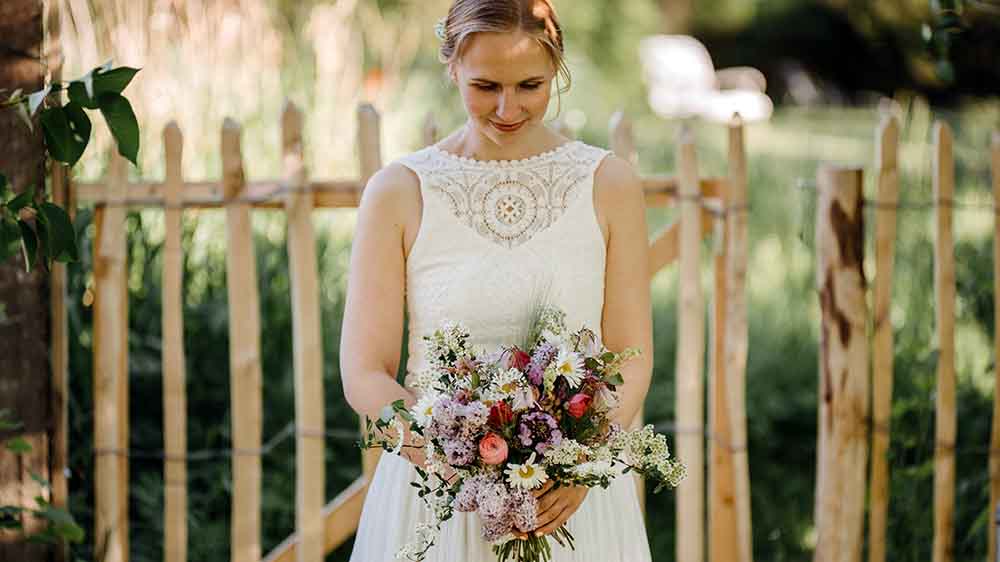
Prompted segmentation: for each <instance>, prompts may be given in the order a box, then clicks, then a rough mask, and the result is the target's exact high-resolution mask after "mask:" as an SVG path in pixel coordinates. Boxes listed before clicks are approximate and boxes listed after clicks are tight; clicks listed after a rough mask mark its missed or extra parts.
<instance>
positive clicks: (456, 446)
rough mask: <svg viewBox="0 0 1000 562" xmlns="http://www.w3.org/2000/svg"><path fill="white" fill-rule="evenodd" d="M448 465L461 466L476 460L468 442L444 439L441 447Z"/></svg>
mask: <svg viewBox="0 0 1000 562" xmlns="http://www.w3.org/2000/svg"><path fill="white" fill-rule="evenodd" d="M442 449H444V454H445V457H447V459H448V464H450V465H452V466H462V465H466V464H469V463H471V462H472V461H474V460H476V453H475V451H474V450H473V448H472V447H471V446H470V445H469V442H468V441H463V440H461V439H445V440H444V444H443V445H442Z"/></svg>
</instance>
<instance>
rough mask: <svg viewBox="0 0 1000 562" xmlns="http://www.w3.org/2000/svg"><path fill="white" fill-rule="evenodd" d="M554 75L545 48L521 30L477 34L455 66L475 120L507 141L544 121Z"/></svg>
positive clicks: (454, 74) (492, 135)
mask: <svg viewBox="0 0 1000 562" xmlns="http://www.w3.org/2000/svg"><path fill="white" fill-rule="evenodd" d="M554 76H555V66H554V64H553V62H552V58H551V57H550V56H549V54H548V52H547V51H546V50H545V47H543V46H542V45H541V44H539V42H538V41H536V40H535V39H534V38H532V37H531V36H530V35H527V34H525V33H523V32H519V31H518V32H513V33H476V34H474V35H472V36H471V37H469V39H468V40H467V42H466V45H465V52H464V53H463V54H462V56H461V57H460V58H459V60H458V61H457V62H455V63H454V64H453V66H452V78H453V79H454V80H455V82H456V84H458V89H459V91H460V92H461V94H462V101H463V102H464V103H465V110H466V112H467V113H468V114H469V122H470V123H471V124H472V126H474V127H475V128H476V129H477V130H478V132H480V133H481V134H483V135H484V136H486V137H487V138H489V139H490V140H492V141H493V142H494V143H496V144H498V145H501V146H503V145H508V144H510V143H511V142H514V141H516V140H517V139H519V138H524V137H525V136H527V135H528V134H529V133H531V132H532V131H533V130H535V128H536V127H539V126H541V125H542V119H543V118H544V117H545V110H546V109H547V108H548V106H549V98H550V96H551V91H552V80H553V78H554Z"/></svg>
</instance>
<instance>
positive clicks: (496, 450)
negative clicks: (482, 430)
mask: <svg viewBox="0 0 1000 562" xmlns="http://www.w3.org/2000/svg"><path fill="white" fill-rule="evenodd" d="M479 456H480V458H482V459H483V462H484V463H486V464H492V465H497V464H500V463H502V462H503V461H505V460H507V442H506V441H504V438H503V437H500V436H499V435H497V434H496V433H487V434H486V437H483V438H482V439H480V440H479Z"/></svg>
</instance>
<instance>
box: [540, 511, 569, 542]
mask: <svg viewBox="0 0 1000 562" xmlns="http://www.w3.org/2000/svg"><path fill="white" fill-rule="evenodd" d="M569 511H570V510H569V509H563V510H561V511H560V512H559V513H558V514H557V515H556V516H555V517H554V518H552V519H551V520H550V521H548V522H546V523H545V524H544V525H541V526H540V527H537V528H536V529H535V531H534V533H535V536H536V537H540V536H542V535H548V534H549V533H554V532H555V530H556V529H558V528H559V527H561V526H562V524H563V523H565V522H566V520H567V519H569V516H570V515H571V513H568V512H569Z"/></svg>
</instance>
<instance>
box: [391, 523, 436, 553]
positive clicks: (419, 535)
mask: <svg viewBox="0 0 1000 562" xmlns="http://www.w3.org/2000/svg"><path fill="white" fill-rule="evenodd" d="M439 525H440V524H437V525H435V524H431V523H421V524H419V525H417V528H416V529H415V530H414V534H415V535H416V536H415V537H414V538H413V540H411V541H410V542H409V543H407V544H405V545H403V547H402V548H400V549H399V551H397V552H396V560H412V561H419V560H422V559H423V556H422V555H423V553H424V552H425V551H426V550H427V549H428V548H429V547H430V545H431V544H433V543H434V541H435V540H436V539H437V536H438V535H439V534H440V533H441V529H440V527H439Z"/></svg>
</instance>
